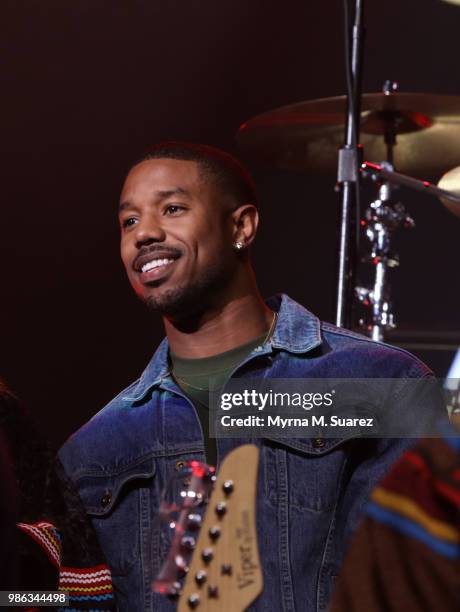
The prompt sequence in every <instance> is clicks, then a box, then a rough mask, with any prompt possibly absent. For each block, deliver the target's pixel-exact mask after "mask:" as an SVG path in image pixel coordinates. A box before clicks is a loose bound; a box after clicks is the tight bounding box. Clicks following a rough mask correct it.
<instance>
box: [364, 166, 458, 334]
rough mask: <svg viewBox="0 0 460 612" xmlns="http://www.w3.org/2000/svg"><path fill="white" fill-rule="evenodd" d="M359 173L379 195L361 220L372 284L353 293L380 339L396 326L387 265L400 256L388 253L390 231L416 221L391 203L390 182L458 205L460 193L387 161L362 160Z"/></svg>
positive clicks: (369, 328)
mask: <svg viewBox="0 0 460 612" xmlns="http://www.w3.org/2000/svg"><path fill="white" fill-rule="evenodd" d="M361 174H362V176H363V177H364V178H370V179H372V180H373V181H376V182H378V184H379V197H378V199H377V200H375V201H374V202H372V204H371V205H370V206H369V208H368V209H367V211H366V216H365V221H364V224H365V225H366V235H367V237H368V239H369V240H370V242H371V245H372V254H371V256H370V258H369V259H368V261H371V262H372V263H373V264H374V265H375V281H374V286H373V288H367V287H356V288H355V295H356V297H357V298H358V299H359V301H360V302H361V303H362V304H364V305H365V306H366V307H367V308H368V309H369V311H370V312H369V316H368V319H369V320H370V321H367V322H364V321H363V322H362V324H363V326H365V327H366V329H367V331H370V332H371V336H372V338H373V339H374V340H379V341H380V340H383V336H384V332H385V330H387V329H391V328H392V327H395V324H394V319H393V313H392V312H391V302H390V300H389V294H390V289H389V284H388V278H387V272H388V268H392V267H395V266H397V265H399V258H398V256H397V255H395V254H392V253H391V250H390V242H391V235H392V233H393V232H394V231H395V230H396V229H398V228H399V227H408V228H411V227H414V225H415V223H414V220H413V219H412V218H411V217H410V216H409V215H408V214H407V212H406V210H405V208H404V206H403V205H402V204H401V203H399V202H398V203H396V204H392V203H391V186H398V185H403V186H405V187H409V188H410V189H413V190H415V191H422V192H425V193H428V194H430V195H434V196H436V197H438V198H444V199H448V200H449V201H451V202H454V203H455V204H457V205H458V204H460V196H459V195H458V194H457V193H454V192H452V191H448V190H446V189H441V188H440V187H437V186H436V185H433V184H432V183H430V182H428V181H420V180H418V179H415V178H413V177H411V176H407V175H405V174H400V173H399V172H395V171H394V169H393V166H392V165H391V164H389V163H388V162H383V163H382V164H375V163H371V162H364V163H363V164H362V165H361Z"/></svg>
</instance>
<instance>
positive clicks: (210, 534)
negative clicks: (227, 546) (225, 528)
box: [208, 525, 220, 540]
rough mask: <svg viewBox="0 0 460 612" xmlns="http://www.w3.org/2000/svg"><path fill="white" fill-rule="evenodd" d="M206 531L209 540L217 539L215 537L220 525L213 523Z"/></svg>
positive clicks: (218, 534)
mask: <svg viewBox="0 0 460 612" xmlns="http://www.w3.org/2000/svg"><path fill="white" fill-rule="evenodd" d="M208 533H209V537H210V538H211V540H217V538H218V537H219V536H220V527H218V526H217V525H214V527H211V529H210V530H209V532H208Z"/></svg>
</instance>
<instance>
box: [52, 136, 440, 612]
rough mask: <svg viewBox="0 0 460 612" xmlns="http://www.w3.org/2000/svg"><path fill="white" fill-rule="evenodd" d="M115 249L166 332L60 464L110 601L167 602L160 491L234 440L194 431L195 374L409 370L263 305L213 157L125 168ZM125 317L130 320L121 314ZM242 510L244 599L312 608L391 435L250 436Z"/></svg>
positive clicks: (152, 158)
mask: <svg viewBox="0 0 460 612" xmlns="http://www.w3.org/2000/svg"><path fill="white" fill-rule="evenodd" d="M119 216H120V226H121V256H122V259H123V263H124V265H125V268H126V271H127V274H128V278H129V280H130V282H131V285H132V286H133V288H134V290H135V291H136V293H137V295H138V296H139V297H140V298H141V299H142V300H143V301H144V302H145V303H146V304H147V306H148V307H149V308H150V309H152V310H153V311H155V312H159V313H160V314H161V316H162V318H163V322H164V326H165V330H166V336H167V338H166V339H165V340H164V341H163V342H162V343H161V344H160V346H159V347H158V349H157V351H156V353H155V355H154V356H153V358H152V360H151V361H150V363H149V364H148V366H147V368H146V369H145V371H144V373H143V374H142V376H141V377H140V378H139V380H137V381H136V382H134V383H133V384H132V385H131V386H130V387H128V389H126V390H125V391H123V392H122V393H121V394H120V395H118V396H117V397H116V398H115V399H114V400H113V401H112V402H111V403H110V404H109V405H108V406H106V407H105V408H104V409H103V410H102V411H101V412H99V413H98V414H97V415H96V416H95V417H93V419H91V421H90V422H89V423H87V424H86V425H85V426H84V427H83V428H82V429H81V430H79V431H78V432H77V433H76V434H75V435H74V436H73V437H72V438H71V439H70V440H69V441H68V442H67V443H66V445H65V446H64V448H63V449H62V451H61V460H62V462H63V463H64V465H65V467H66V470H67V472H68V474H69V476H70V477H71V479H72V480H74V481H75V482H76V483H77V485H78V488H79V491H80V495H81V496H82V499H83V502H84V504H85V506H86V509H87V512H88V513H89V514H90V516H91V517H92V519H93V524H94V526H95V528H96V531H97V533H98V535H99V538H100V542H101V544H102V547H103V550H104V552H105V554H106V556H107V558H108V560H109V564H110V567H111V570H112V575H113V581H114V586H115V590H116V597H117V602H118V606H119V608H120V610H127V611H128V610H129V611H141V610H158V611H165V610H172V609H174V605H173V604H172V603H170V602H169V601H168V600H166V599H165V598H163V597H161V596H159V595H157V594H152V593H151V590H150V585H151V582H152V580H153V579H154V577H155V575H156V574H157V572H158V570H159V568H160V566H161V563H162V561H163V560H164V557H165V555H166V554H167V550H168V544H169V536H168V530H167V527H166V526H163V525H162V524H161V522H160V519H159V515H158V514H159V513H158V508H159V500H160V496H161V492H162V490H163V489H164V487H165V485H166V483H167V482H168V480H169V479H170V477H171V476H172V475H173V474H174V473H175V470H177V469H179V468H180V466H181V465H182V464H183V462H184V460H187V459H198V460H204V459H205V452H206V457H207V460H208V461H209V462H210V463H214V462H216V460H217V464H219V462H220V461H221V460H222V458H223V457H224V456H225V455H226V454H227V453H228V452H229V451H230V450H231V449H232V448H234V447H235V446H238V445H239V444H241V443H242V442H243V440H235V439H217V444H216V440H213V439H210V438H209V436H208V434H207V423H208V413H207V397H208V381H209V379H210V378H213V379H215V380H217V381H218V382H219V381H220V382H224V381H225V380H226V379H228V377H230V376H232V377H248V376H250V377H273V378H302V377H305V378H310V377H311V378H313V377H314V378H325V377H335V378H350V377H362V378H363V377H370V378H373V377H374V378H375V377H387V378H401V377H409V378H417V377H424V376H429V375H430V371H429V370H428V368H427V367H426V366H425V365H424V364H423V363H421V362H420V361H418V360H417V359H415V358H414V357H412V356H411V355H409V354H408V353H406V352H404V351H402V350H398V349H393V348H390V347H387V346H385V345H380V344H376V343H374V342H372V341H370V340H368V339H367V338H364V337H361V336H359V335H357V334H354V333H352V332H349V331H347V330H342V329H337V328H336V327H334V326H332V325H329V324H322V323H320V321H319V320H318V319H317V317H315V316H314V315H313V314H311V313H309V312H308V311H306V310H305V309H304V308H303V307H302V306H300V305H299V304H297V303H296V302H294V301H293V300H291V299H290V298H288V297H287V296H286V295H281V296H277V297H275V298H273V299H271V300H268V301H267V302H266V303H264V301H263V300H262V298H261V296H260V294H259V291H258V289H257V285H256V280H255V277H254V272H253V269H252V267H251V264H250V260H249V256H248V249H249V247H250V246H251V244H252V242H253V241H254V238H255V235H256V231H257V226H258V221H259V216H258V209H257V202H256V197H255V193H254V188H253V185H252V182H251V180H250V178H249V176H248V174H247V172H246V171H245V170H244V169H243V168H242V167H241V165H240V164H239V163H238V162H237V161H236V160H234V159H233V158H231V157H230V156H228V155H227V154H225V153H223V152H221V151H218V150H215V149H212V148H209V147H205V146H199V145H190V144H184V143H163V144H161V145H159V146H157V147H156V148H155V149H154V150H153V151H152V152H151V154H150V155H149V156H147V157H146V158H145V159H144V160H143V161H141V162H139V163H138V164H136V165H135V166H134V167H133V168H132V169H131V170H130V172H129V174H128V176H127V178H126V181H125V184H124V186H123V190H122V194H121V199H120V212H119ZM133 325H134V323H133ZM256 443H257V444H258V446H259V447H260V449H261V465H260V469H259V483H258V499H257V517H258V528H259V548H260V554H261V559H262V565H263V572H264V591H263V593H262V595H261V596H260V597H259V598H258V599H257V600H256V602H255V603H254V604H253V606H252V607H251V609H254V610H257V611H273V610H277V611H278V610H285V611H293V610H301V611H304V610H305V611H308V612H310V611H318V612H319V611H323V610H325V609H326V606H327V604H328V600H329V596H330V593H331V590H332V587H333V581H334V577H335V576H336V575H337V573H338V570H339V567H340V563H341V559H342V556H343V552H344V548H345V544H346V542H347V540H348V538H349V536H350V534H351V532H352V530H353V528H354V526H355V525H356V523H357V520H358V518H359V515H360V511H361V509H362V507H363V505H364V503H365V500H366V496H367V494H368V493H369V491H370V490H371V489H372V487H373V485H374V484H375V483H376V482H377V481H378V480H379V478H380V477H381V476H382V475H383V473H384V472H385V470H386V469H387V468H388V467H389V465H390V464H391V463H392V462H393V461H394V460H395V459H396V458H397V456H398V455H399V454H400V453H401V452H402V451H403V450H404V448H405V447H406V446H407V442H404V441H392V440H358V441H357V440H354V441H353V440H344V439H334V440H332V439H328V440H326V439H321V438H317V439H299V438H296V439H292V438H291V439H287V438H283V439H276V438H273V439H270V440H268V439H263V440H257V441H256Z"/></svg>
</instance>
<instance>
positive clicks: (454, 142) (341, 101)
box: [237, 81, 460, 340]
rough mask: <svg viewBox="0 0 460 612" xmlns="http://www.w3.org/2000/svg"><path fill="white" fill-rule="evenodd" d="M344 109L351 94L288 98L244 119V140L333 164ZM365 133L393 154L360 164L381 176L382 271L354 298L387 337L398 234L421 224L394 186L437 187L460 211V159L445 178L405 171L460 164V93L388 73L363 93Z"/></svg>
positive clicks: (247, 147) (297, 165)
mask: <svg viewBox="0 0 460 612" xmlns="http://www.w3.org/2000/svg"><path fill="white" fill-rule="evenodd" d="M345 109H346V98H345V97H344V96H340V97H335V98H323V99H319V100H310V101H307V102H301V103H299V104H294V105H289V106H285V107H282V108H279V109H276V110H273V111H269V112H267V113H264V114H262V115H259V116H257V117H255V118H253V119H251V120H249V121H247V122H246V123H245V124H243V125H242V126H241V128H240V130H239V132H238V136H237V138H238V142H239V144H240V146H241V147H242V148H243V150H244V151H245V152H246V153H247V154H249V155H250V156H251V157H253V158H255V159H256V160H259V161H262V162H263V163H269V164H270V165H271V166H275V167H278V168H283V169H289V170H303V171H305V170H306V169H309V170H312V171H315V172H316V173H321V172H323V173H324V172H330V171H332V170H333V164H334V161H335V159H336V157H335V156H336V151H337V149H338V147H339V146H340V138H341V135H342V133H343V128H344V123H343V117H344V114H345ZM360 140H361V143H362V144H363V146H364V149H365V151H366V156H367V157H370V158H374V159H386V160H387V161H385V162H383V163H381V164H375V163H371V162H365V163H364V164H363V165H362V167H361V173H362V175H363V176H364V177H368V178H371V179H373V180H374V181H376V182H377V183H378V196H377V198H376V200H375V201H374V202H372V204H371V205H370V206H369V208H368V209H367V211H366V212H365V216H364V219H363V220H362V222H361V223H362V224H363V226H364V227H365V228H366V236H367V239H368V241H369V242H370V245H371V249H370V251H371V257H370V259H368V260H367V261H368V262H369V261H371V262H372V264H373V265H374V266H375V276H374V279H373V284H372V286H369V287H366V286H357V287H355V288H354V298H355V300H356V301H357V302H358V303H359V304H361V305H364V306H365V308H366V309H367V312H366V315H365V317H364V318H363V320H362V321H361V322H360V324H361V326H362V327H363V329H364V330H365V331H366V332H367V333H370V335H371V336H372V337H373V338H374V339H376V340H382V339H383V336H384V332H385V331H388V330H390V329H392V328H393V327H394V325H395V321H394V316H393V313H392V309H391V300H390V290H389V284H388V271H389V269H391V268H392V267H396V266H397V265H398V263H399V260H398V257H397V256H396V255H395V254H393V253H392V252H391V248H390V242H391V237H392V234H393V232H394V231H396V230H398V229H400V228H410V227H413V226H414V221H413V219H412V218H411V217H410V215H408V214H407V212H406V210H405V209H404V207H403V205H402V204H401V203H399V202H394V201H393V200H392V188H391V186H397V185H404V186H407V187H409V188H412V189H415V190H418V191H424V192H427V193H430V194H432V195H435V196H437V197H439V198H440V199H441V201H442V203H443V204H444V205H445V206H446V207H447V208H448V209H449V210H450V211H451V212H453V213H454V214H456V215H457V216H459V217H460V204H459V203H460V167H459V168H455V169H454V170H451V171H450V172H448V173H447V174H446V175H445V176H444V177H443V178H442V179H441V181H440V183H439V186H436V185H433V184H432V183H429V182H428V181H423V180H418V179H416V178H413V177H412V176H408V175H405V174H401V173H400V172H399V170H401V171H406V172H413V173H415V174H423V173H431V174H432V173H435V172H439V173H441V172H444V171H445V168H446V167H449V166H451V167H453V166H458V165H459V164H460V147H459V146H458V142H460V97H459V96H441V95H433V94H423V93H400V92H399V91H397V85H396V84H395V83H393V82H391V81H386V82H385V85H384V88H383V91H382V92H381V93H373V94H364V95H363V96H362V99H361V113H360ZM394 166H396V167H397V168H398V172H395V171H394ZM455 192H457V194H456V193H455ZM342 220H343V215H342ZM342 227H343V225H342ZM348 236H350V232H349V234H348ZM342 243H343V241H342Z"/></svg>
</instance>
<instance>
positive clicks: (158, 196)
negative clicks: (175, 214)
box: [118, 187, 190, 213]
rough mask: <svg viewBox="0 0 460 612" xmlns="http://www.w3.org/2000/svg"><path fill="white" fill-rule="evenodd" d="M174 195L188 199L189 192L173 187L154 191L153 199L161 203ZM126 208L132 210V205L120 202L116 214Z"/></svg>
mask: <svg viewBox="0 0 460 612" xmlns="http://www.w3.org/2000/svg"><path fill="white" fill-rule="evenodd" d="M175 195H182V196H187V197H190V192H189V191H187V189H184V188H183V187H175V188H174V189H164V190H159V191H155V194H154V197H155V200H158V201H161V200H166V199H167V198H170V197H172V196H175ZM127 208H134V205H133V204H132V203H131V202H129V201H128V202H122V203H121V204H120V206H119V207H118V212H119V213H121V212H123V211H124V210H126V209H127Z"/></svg>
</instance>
